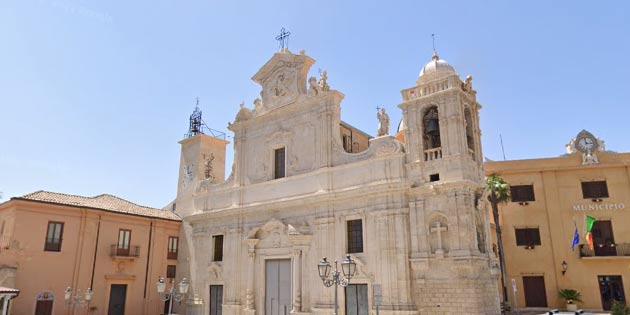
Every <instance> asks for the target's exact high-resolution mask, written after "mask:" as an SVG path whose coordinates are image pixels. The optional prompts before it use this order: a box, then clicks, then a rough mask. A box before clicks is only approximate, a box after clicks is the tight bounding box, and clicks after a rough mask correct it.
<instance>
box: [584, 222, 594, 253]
mask: <svg viewBox="0 0 630 315" xmlns="http://www.w3.org/2000/svg"><path fill="white" fill-rule="evenodd" d="M594 223H595V218H593V217H591V216H590V215H587V216H586V236H585V237H586V242H587V243H588V248H590V249H591V250H593V247H594V245H593V233H591V230H592V229H593V224H594Z"/></svg>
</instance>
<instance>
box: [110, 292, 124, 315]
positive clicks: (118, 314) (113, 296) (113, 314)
mask: <svg viewBox="0 0 630 315" xmlns="http://www.w3.org/2000/svg"><path fill="white" fill-rule="evenodd" d="M126 300H127V285H126V284H112V288H111V289H110V291H109V307H108V308H107V315H125V301H126Z"/></svg>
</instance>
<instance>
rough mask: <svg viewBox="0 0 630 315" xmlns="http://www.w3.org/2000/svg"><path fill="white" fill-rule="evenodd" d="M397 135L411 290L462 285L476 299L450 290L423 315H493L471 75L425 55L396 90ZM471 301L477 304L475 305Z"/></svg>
mask: <svg viewBox="0 0 630 315" xmlns="http://www.w3.org/2000/svg"><path fill="white" fill-rule="evenodd" d="M401 93H402V98H403V102H402V103H401V104H400V105H398V107H400V108H401V109H402V111H403V119H402V122H401V124H400V127H399V134H398V135H397V138H398V139H402V140H403V141H404V143H405V149H406V169H407V174H408V177H409V180H410V182H411V185H412V187H411V188H410V190H409V194H408V196H409V200H408V201H409V221H410V234H411V235H410V236H411V253H410V256H411V257H410V261H411V266H412V269H413V270H414V275H415V277H416V279H415V280H416V281H415V284H414V286H415V292H416V294H419V295H421V296H422V295H425V294H426V295H427V296H429V295H430V294H431V293H432V292H451V291H453V292H454V291H455V290H461V289H464V288H465V290H470V292H471V294H472V295H473V296H477V297H478V298H477V299H471V298H469V297H466V296H463V295H454V296H452V298H451V299H450V300H449V302H443V303H441V304H440V305H434V304H432V303H431V302H430V301H424V300H422V299H421V300H420V302H419V303H420V304H419V305H418V307H419V308H421V309H424V310H425V311H426V312H427V314H438V313H440V314H442V313H444V314H447V313H449V314H457V313H461V312H464V310H462V309H461V305H467V308H466V309H465V312H466V313H467V314H499V300H498V295H497V290H496V281H497V274H498V272H497V270H498V269H497V266H496V262H495V258H494V255H492V256H491V253H492V250H491V248H490V245H489V244H490V243H491V242H489V241H488V240H489V239H490V238H489V232H490V230H489V223H488V216H487V212H486V210H485V207H483V205H480V204H482V202H481V200H482V198H481V196H482V193H483V189H484V174H483V164H482V162H483V161H482V153H481V141H480V131H479V115H478V112H479V109H480V108H481V105H479V103H477V100H476V91H475V90H474V89H473V87H472V77H470V76H468V77H467V78H466V79H465V80H464V81H462V80H461V79H460V78H459V76H458V75H457V73H456V72H455V69H454V68H453V67H452V66H451V65H449V64H448V63H447V62H446V61H445V60H442V59H440V57H439V56H438V54H437V52H435V51H434V52H433V56H432V58H431V60H430V61H429V62H428V63H427V64H425V65H424V66H423V67H422V70H421V71H420V75H419V76H418V79H417V81H416V85H415V86H414V87H411V88H408V89H404V90H402V91H401ZM479 301H485V303H480V302H479Z"/></svg>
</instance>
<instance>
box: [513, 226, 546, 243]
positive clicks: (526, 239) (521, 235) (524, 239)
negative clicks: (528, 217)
mask: <svg viewBox="0 0 630 315" xmlns="http://www.w3.org/2000/svg"><path fill="white" fill-rule="evenodd" d="M540 244H541V243H540V231H539V230H538V228H517V229H516V246H528V247H533V246H537V245H540Z"/></svg>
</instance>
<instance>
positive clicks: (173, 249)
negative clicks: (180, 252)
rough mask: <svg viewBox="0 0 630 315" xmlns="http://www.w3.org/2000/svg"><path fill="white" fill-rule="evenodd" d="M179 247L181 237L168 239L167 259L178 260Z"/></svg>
mask: <svg viewBox="0 0 630 315" xmlns="http://www.w3.org/2000/svg"><path fill="white" fill-rule="evenodd" d="M178 245H179V237H176V236H169V237H168V254H167V257H166V258H167V259H177V247H178Z"/></svg>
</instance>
